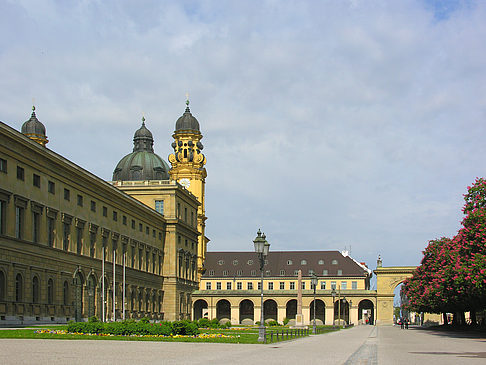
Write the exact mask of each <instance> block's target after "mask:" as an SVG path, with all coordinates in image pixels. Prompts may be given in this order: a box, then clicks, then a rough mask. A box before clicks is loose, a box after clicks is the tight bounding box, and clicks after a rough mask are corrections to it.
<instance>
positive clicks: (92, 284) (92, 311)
mask: <svg viewBox="0 0 486 365" xmlns="http://www.w3.org/2000/svg"><path fill="white" fill-rule="evenodd" d="M86 292H87V294H88V298H87V304H88V312H87V314H88V317H92V316H94V315H96V305H95V303H96V279H95V277H94V275H90V276H89V278H88V282H87V286H86Z"/></svg>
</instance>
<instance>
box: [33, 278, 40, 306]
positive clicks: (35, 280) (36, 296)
mask: <svg viewBox="0 0 486 365" xmlns="http://www.w3.org/2000/svg"><path fill="white" fill-rule="evenodd" d="M32 302H33V303H39V278H38V277H37V276H34V278H33V279H32Z"/></svg>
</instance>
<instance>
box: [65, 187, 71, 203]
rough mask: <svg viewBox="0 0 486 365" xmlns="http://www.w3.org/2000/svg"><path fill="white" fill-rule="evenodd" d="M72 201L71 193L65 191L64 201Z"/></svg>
mask: <svg viewBox="0 0 486 365" xmlns="http://www.w3.org/2000/svg"><path fill="white" fill-rule="evenodd" d="M70 199H71V192H70V191H69V189H64V200H67V201H69V200H70Z"/></svg>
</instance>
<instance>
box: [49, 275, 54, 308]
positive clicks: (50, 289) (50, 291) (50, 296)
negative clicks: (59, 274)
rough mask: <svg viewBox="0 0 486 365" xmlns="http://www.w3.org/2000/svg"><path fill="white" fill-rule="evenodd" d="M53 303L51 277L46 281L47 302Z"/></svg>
mask: <svg viewBox="0 0 486 365" xmlns="http://www.w3.org/2000/svg"><path fill="white" fill-rule="evenodd" d="M52 303H54V282H53V281H52V279H49V280H48V281H47V304H52Z"/></svg>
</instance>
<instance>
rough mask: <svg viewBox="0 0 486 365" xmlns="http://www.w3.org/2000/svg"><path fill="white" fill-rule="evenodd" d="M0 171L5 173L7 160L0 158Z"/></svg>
mask: <svg viewBox="0 0 486 365" xmlns="http://www.w3.org/2000/svg"><path fill="white" fill-rule="evenodd" d="M0 172H4V173H7V160H4V159H3V158H0Z"/></svg>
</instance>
